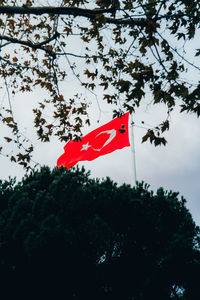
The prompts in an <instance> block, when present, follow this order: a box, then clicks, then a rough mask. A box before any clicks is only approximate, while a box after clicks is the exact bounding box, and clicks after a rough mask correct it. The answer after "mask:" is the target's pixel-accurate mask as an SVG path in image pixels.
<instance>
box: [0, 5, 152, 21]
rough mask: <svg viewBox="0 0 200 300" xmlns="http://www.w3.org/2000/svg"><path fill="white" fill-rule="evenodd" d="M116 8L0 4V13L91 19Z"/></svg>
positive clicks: (121, 19) (139, 19) (112, 19)
mask: <svg viewBox="0 0 200 300" xmlns="http://www.w3.org/2000/svg"><path fill="white" fill-rule="evenodd" d="M115 11H116V8H109V9H86V8H79V7H54V6H43V7H26V6H21V7H19V6H0V13H7V14H23V15H24V14H26V15H43V14H52V15H68V16H69V15H72V16H74V17H77V16H79V17H85V18H89V19H94V18H95V17H96V16H97V15H104V14H106V13H113V12H115ZM104 21H105V22H106V23H108V24H116V25H138V26H144V25H146V22H147V20H146V19H144V18H134V17H132V18H131V17H130V18H128V19H126V18H125V19H124V18H120V19H115V18H107V17H105V20H104Z"/></svg>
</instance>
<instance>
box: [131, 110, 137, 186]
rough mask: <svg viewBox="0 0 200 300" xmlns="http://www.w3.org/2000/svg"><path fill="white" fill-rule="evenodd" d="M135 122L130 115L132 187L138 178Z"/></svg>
mask: <svg viewBox="0 0 200 300" xmlns="http://www.w3.org/2000/svg"><path fill="white" fill-rule="evenodd" d="M133 129H134V122H133V114H132V113H131V114H130V143H131V154H132V155H131V160H132V163H131V167H132V168H131V170H132V177H133V179H132V180H131V182H132V185H133V186H136V181H137V176H136V160H135V136H134V130H133Z"/></svg>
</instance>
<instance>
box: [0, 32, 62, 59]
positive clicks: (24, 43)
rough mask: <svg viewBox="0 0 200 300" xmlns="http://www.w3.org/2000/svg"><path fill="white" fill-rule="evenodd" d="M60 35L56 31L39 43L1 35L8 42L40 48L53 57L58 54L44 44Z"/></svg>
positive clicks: (0, 38)
mask: <svg viewBox="0 0 200 300" xmlns="http://www.w3.org/2000/svg"><path fill="white" fill-rule="evenodd" d="M58 36H59V34H58V32H56V33H55V34H54V35H53V36H52V37H51V38H49V39H47V40H45V41H43V42H41V43H38V44H33V43H31V42H27V41H22V40H19V39H16V38H12V37H9V36H6V35H3V36H0V40H5V41H8V42H10V43H13V44H20V45H23V46H28V47H30V48H32V49H40V50H43V51H45V52H46V53H48V54H49V55H50V56H51V57H53V58H55V57H56V54H55V53H54V52H53V51H51V50H49V49H47V48H45V47H43V45H45V44H48V43H49V42H51V41H53V40H55V39H56V38H57V37H58ZM5 45H6V44H5Z"/></svg>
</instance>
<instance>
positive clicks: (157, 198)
mask: <svg viewBox="0 0 200 300" xmlns="http://www.w3.org/2000/svg"><path fill="white" fill-rule="evenodd" d="M185 203H186V201H185V200H184V199H183V198H182V199H178V193H173V192H171V191H170V192H166V191H164V190H163V189H162V188H160V189H159V190H158V191H157V193H156V194H154V193H153V192H152V191H149V189H148V186H147V185H145V184H138V185H137V187H136V188H131V187H130V186H128V185H122V186H120V187H118V186H117V185H116V184H115V183H113V182H112V181H111V180H110V179H109V178H107V179H105V180H102V181H99V180H94V179H90V178H89V174H88V173H86V172H85V171H84V170H79V169H74V170H71V171H67V170H65V169H54V170H53V171H50V170H49V168H47V167H44V168H42V169H41V171H37V172H33V173H32V174H31V175H29V176H26V177H24V178H23V179H22V181H21V182H19V183H17V184H16V183H15V181H13V180H10V181H9V182H1V183H0V205H1V213H0V233H1V240H0V257H1V261H0V273H1V274H0V275H1V278H2V280H1V284H2V287H1V293H2V292H3V290H4V291H5V292H6V294H5V295H7V298H8V299H11V297H21V298H18V299H29V298H30V297H31V296H35V297H36V299H48V298H49V297H54V298H55V299H99V300H100V299H101V300H103V299H124V300H126V299H127V300H128V299H129V300H130V299H134V300H147V299H148V300H149V299H154V300H160V299H162V300H165V299H166V300H168V299H182V300H183V299H184V300H186V299H187V300H193V299H199V294H200V287H199V275H200V252H199V228H198V227H197V226H196V225H195V223H194V221H193V219H192V216H191V214H190V212H189V211H188V209H187V208H186V206H185ZM4 299H5V298H4Z"/></svg>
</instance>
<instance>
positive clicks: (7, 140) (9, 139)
mask: <svg viewBox="0 0 200 300" xmlns="http://www.w3.org/2000/svg"><path fill="white" fill-rule="evenodd" d="M4 139H5V140H6V142H8V143H10V142H11V141H12V139H11V138H9V137H4Z"/></svg>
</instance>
